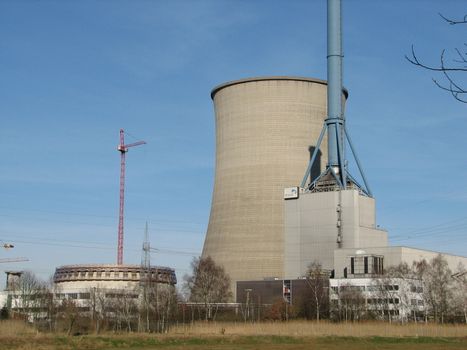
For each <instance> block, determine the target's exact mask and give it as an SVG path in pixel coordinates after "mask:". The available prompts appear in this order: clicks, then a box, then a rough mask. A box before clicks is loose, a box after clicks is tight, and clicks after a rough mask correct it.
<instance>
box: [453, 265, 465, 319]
mask: <svg viewBox="0 0 467 350" xmlns="http://www.w3.org/2000/svg"><path fill="white" fill-rule="evenodd" d="M452 278H453V279H454V282H453V286H452V296H453V304H454V308H453V309H454V310H457V312H461V313H462V316H463V319H464V322H465V323H467V270H466V269H465V267H464V265H462V264H459V266H458V267H457V271H456V273H455V274H453V275H452Z"/></svg>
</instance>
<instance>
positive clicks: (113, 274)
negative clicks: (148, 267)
mask: <svg viewBox="0 0 467 350" xmlns="http://www.w3.org/2000/svg"><path fill="white" fill-rule="evenodd" d="M103 277H105V278H130V277H131V278H132V279H139V278H140V273H137V272H131V273H130V272H120V271H104V272H103V271H91V272H89V271H81V272H78V271H76V272H69V273H60V274H59V278H62V279H75V278H103ZM156 277H157V279H158V280H162V279H164V275H163V274H161V273H159V274H156V273H152V275H151V278H152V279H156Z"/></svg>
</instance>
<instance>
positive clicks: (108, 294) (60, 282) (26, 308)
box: [0, 264, 177, 321]
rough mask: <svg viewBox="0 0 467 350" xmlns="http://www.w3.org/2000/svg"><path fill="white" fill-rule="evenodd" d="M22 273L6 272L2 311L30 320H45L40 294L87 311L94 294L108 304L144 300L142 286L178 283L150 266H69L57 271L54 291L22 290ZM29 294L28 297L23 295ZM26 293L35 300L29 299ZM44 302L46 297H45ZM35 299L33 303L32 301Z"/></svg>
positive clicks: (0, 295)
mask: <svg viewBox="0 0 467 350" xmlns="http://www.w3.org/2000/svg"><path fill="white" fill-rule="evenodd" d="M20 279H21V272H7V286H6V288H5V290H4V291H3V292H0V308H1V307H3V306H7V307H8V308H9V309H10V310H11V311H12V312H21V313H24V314H27V315H28V317H29V319H30V321H33V320H34V319H36V318H42V317H45V315H46V313H45V311H43V310H42V309H41V308H43V305H42V304H41V298H38V297H37V295H43V293H53V298H54V300H56V301H61V300H72V301H73V302H74V303H75V305H76V306H77V307H78V308H80V309H81V310H82V311H88V309H89V299H90V298H91V293H98V294H99V295H100V296H99V297H101V296H102V297H104V298H105V299H108V300H109V301H115V302H118V298H119V297H121V296H125V297H129V298H133V299H138V300H141V297H142V291H143V288H142V283H144V282H145V281H147V280H148V279H150V281H151V283H153V284H155V283H157V285H158V286H159V288H161V287H162V288H173V287H174V286H175V284H176V283H177V279H176V276H175V271H174V270H173V269H171V268H168V267H161V266H151V268H150V269H149V271H142V269H141V266H139V265H113V264H109V265H98V264H93V265H66V266H61V267H58V268H56V269H55V274H54V277H53V280H54V288H53V290H51V291H44V290H39V291H38V290H34V289H25V290H22V289H21V287H20V284H21V280H20ZM24 293H26V294H24ZM27 293H34V295H35V296H36V297H34V298H32V299H30V298H27V300H28V303H27V304H26V303H25V302H24V301H23V298H24V297H28V295H27ZM42 299H44V298H42ZM31 300H32V301H31Z"/></svg>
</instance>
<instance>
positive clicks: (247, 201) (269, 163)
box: [202, 77, 344, 290]
mask: <svg viewBox="0 0 467 350" xmlns="http://www.w3.org/2000/svg"><path fill="white" fill-rule="evenodd" d="M343 96H344V94H343ZM211 97H212V99H213V102H214V109H215V121H216V170H215V171H216V172H215V182H214V191H213V197H212V207H211V214H210V218H209V225H208V230H207V234H206V239H205V243H204V248H203V253H202V256H203V257H207V256H211V257H212V258H213V259H214V260H215V261H216V262H217V263H218V264H220V265H222V266H223V267H224V268H225V270H226V272H227V273H228V274H229V275H230V277H231V280H232V290H235V282H236V281H240V280H254V279H263V278H267V277H270V278H274V277H275V278H281V277H283V275H284V232H283V230H284V207H283V190H284V188H286V187H291V186H295V185H296V184H297V179H300V178H301V177H302V176H303V173H304V171H305V168H306V165H307V163H308V162H309V160H310V157H311V153H312V152H313V151H314V147H315V144H313V142H314V141H313V140H316V139H317V138H318V136H319V133H320V130H321V127H322V125H323V122H324V120H325V118H326V82H325V81H322V80H318V79H311V78H302V77H261V78H249V79H243V80H237V81H232V82H228V83H225V84H222V85H220V86H217V87H216V88H214V89H213V90H212V93H211ZM343 99H344V97H343ZM326 161H327V153H326V150H325V149H323V151H322V153H321V152H319V154H318V162H317V163H316V165H315V166H314V167H313V169H312V173H313V174H315V175H317V174H319V173H320V172H321V169H322V168H323V167H324V166H325V164H326Z"/></svg>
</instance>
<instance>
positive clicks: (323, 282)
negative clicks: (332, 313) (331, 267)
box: [306, 261, 329, 321]
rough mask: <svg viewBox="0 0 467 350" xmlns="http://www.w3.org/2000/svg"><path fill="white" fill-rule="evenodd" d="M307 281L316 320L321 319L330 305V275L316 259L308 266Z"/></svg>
mask: <svg viewBox="0 0 467 350" xmlns="http://www.w3.org/2000/svg"><path fill="white" fill-rule="evenodd" d="M306 283H307V285H308V287H310V290H311V294H312V298H313V302H314V309H315V315H316V320H317V321H319V320H320V318H321V315H322V312H324V310H327V309H328V306H329V275H328V273H327V272H326V271H324V270H323V269H322V266H321V264H320V263H319V262H317V261H314V262H312V263H311V264H310V265H309V266H308V270H307V273H306Z"/></svg>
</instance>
